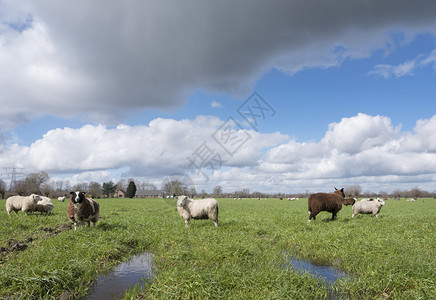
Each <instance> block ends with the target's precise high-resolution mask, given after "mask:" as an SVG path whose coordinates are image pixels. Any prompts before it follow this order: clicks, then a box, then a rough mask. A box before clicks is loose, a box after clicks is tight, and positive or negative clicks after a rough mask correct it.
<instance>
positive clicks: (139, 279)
mask: <svg viewBox="0 0 436 300" xmlns="http://www.w3.org/2000/svg"><path fill="white" fill-rule="evenodd" d="M152 276H153V255H152V254H151V253H148V252H146V253H143V254H140V255H135V256H133V257H131V258H130V259H129V260H128V261H126V262H123V263H121V264H120V265H118V266H117V267H115V269H114V270H113V272H112V273H110V274H108V275H101V276H99V277H98V279H97V282H96V283H95V284H94V287H93V289H92V291H91V293H90V294H89V295H88V296H87V297H86V298H85V299H86V300H97V299H120V298H122V296H123V294H124V292H125V291H126V290H127V289H128V288H129V287H134V286H135V285H136V284H139V285H143V284H145V282H146V281H149V280H150V279H151V277H152Z"/></svg>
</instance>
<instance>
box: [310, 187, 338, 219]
mask: <svg viewBox="0 0 436 300" xmlns="http://www.w3.org/2000/svg"><path fill="white" fill-rule="evenodd" d="M344 198H345V194H344V189H343V188H342V189H340V190H338V189H337V188H335V191H334V192H333V193H317V194H312V195H310V196H309V199H308V200H307V202H308V206H309V214H310V216H309V222H310V220H311V219H314V220H315V219H316V215H317V214H319V213H320V212H321V211H327V212H331V213H332V220H334V219H335V217H336V214H337V213H338V212H339V211H340V210H341V208H342V201H343V200H344Z"/></svg>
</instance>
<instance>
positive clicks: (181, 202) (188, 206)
mask: <svg viewBox="0 0 436 300" xmlns="http://www.w3.org/2000/svg"><path fill="white" fill-rule="evenodd" d="M177 211H178V212H179V215H180V217H182V218H183V219H184V220H185V226H186V227H188V226H189V220H191V219H194V220H199V219H210V220H212V221H213V223H214V224H215V227H218V202H217V201H216V200H215V199H213V198H209V199H201V200H193V199H189V198H188V197H187V196H179V197H178V200H177Z"/></svg>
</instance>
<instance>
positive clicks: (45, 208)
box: [35, 196, 54, 215]
mask: <svg viewBox="0 0 436 300" xmlns="http://www.w3.org/2000/svg"><path fill="white" fill-rule="evenodd" d="M53 207H54V205H53V203H52V202H51V199H50V198H48V197H44V196H42V197H41V200H39V201H38V203H36V208H35V211H39V212H40V213H41V214H42V213H44V212H45V213H47V214H48V215H49V214H50V213H51V211H52V210H53Z"/></svg>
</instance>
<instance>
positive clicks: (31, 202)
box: [6, 194, 41, 216]
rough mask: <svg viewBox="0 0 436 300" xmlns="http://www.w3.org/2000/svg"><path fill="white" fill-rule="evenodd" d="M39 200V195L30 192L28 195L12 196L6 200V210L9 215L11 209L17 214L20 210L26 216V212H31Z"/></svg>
mask: <svg viewBox="0 0 436 300" xmlns="http://www.w3.org/2000/svg"><path fill="white" fill-rule="evenodd" d="M39 200H41V196H39V195H36V194H32V195H30V196H27V197H24V196H12V197H9V198H8V199H7V200H6V211H7V212H8V215H10V213H11V211H14V212H15V214H17V211H19V210H21V211H23V212H24V214H25V215H26V216H27V213H28V212H29V213H32V212H33V211H34V210H35V209H36V204H37V203H38V201H39Z"/></svg>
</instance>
